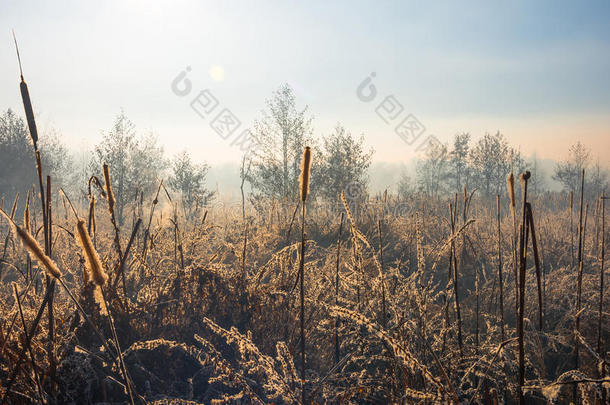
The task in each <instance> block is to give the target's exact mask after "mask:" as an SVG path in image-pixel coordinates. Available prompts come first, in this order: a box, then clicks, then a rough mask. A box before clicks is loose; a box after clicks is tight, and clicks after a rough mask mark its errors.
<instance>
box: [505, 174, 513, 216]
mask: <svg viewBox="0 0 610 405" xmlns="http://www.w3.org/2000/svg"><path fill="white" fill-rule="evenodd" d="M506 188H508V196H509V197H510V209H511V210H512V211H513V212H514V211H515V176H514V175H513V174H512V173H511V174H509V175H508V178H507V179H506Z"/></svg>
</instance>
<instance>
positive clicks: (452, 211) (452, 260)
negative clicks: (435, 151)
mask: <svg viewBox="0 0 610 405" xmlns="http://www.w3.org/2000/svg"><path fill="white" fill-rule="evenodd" d="M456 201H457V194H456ZM456 213H457V208H456V206H455V205H453V204H452V203H451V202H450V203H449V215H450V221H451V253H450V255H449V269H450V270H449V271H451V267H453V274H452V276H453V292H454V296H455V297H454V298H455V316H456V320H457V324H458V345H459V348H460V357H464V348H463V340H462V314H461V311H460V295H459V288H458V277H459V276H458V264H457V254H456V249H455V222H456Z"/></svg>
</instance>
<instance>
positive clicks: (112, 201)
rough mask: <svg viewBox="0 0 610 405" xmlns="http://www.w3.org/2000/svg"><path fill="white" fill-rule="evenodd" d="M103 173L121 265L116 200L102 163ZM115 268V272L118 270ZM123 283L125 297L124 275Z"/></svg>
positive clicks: (107, 173) (106, 167)
mask: <svg viewBox="0 0 610 405" xmlns="http://www.w3.org/2000/svg"><path fill="white" fill-rule="evenodd" d="M102 169H103V172H104V183H105V186H106V199H107V201H108V211H109V212H110V222H111V223H112V227H113V228H114V246H115V248H116V251H117V255H118V263H119V264H120V263H121V260H122V258H123V253H122V249H121V236H120V233H119V226H118V225H117V221H116V214H115V209H114V205H115V203H116V199H115V198H114V192H113V191H112V182H111V181H110V168H109V167H108V164H107V163H104V164H103V166H102ZM118 267H119V266H117V270H118ZM118 276H119V275H118V274H116V277H118ZM121 281H122V282H123V293H124V294H125V295H127V283H126V282H125V274H124V273H123V274H122V280H121Z"/></svg>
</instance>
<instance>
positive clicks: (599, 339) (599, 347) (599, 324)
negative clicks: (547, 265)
mask: <svg viewBox="0 0 610 405" xmlns="http://www.w3.org/2000/svg"><path fill="white" fill-rule="evenodd" d="M601 206H602V207H601V211H602V223H601V233H602V238H601V247H600V251H599V262H600V265H599V313H598V317H597V353H598V354H599V355H600V356H601V355H602V318H603V313H604V259H605V253H606V251H605V248H606V233H605V232H606V192H605V191H604V192H602V199H601Z"/></svg>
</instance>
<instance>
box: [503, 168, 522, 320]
mask: <svg viewBox="0 0 610 405" xmlns="http://www.w3.org/2000/svg"><path fill="white" fill-rule="evenodd" d="M506 188H507V189H508V196H509V198H510V212H511V214H512V217H513V240H512V244H513V273H514V274H513V275H514V277H515V313H517V312H518V310H519V276H518V263H517V211H516V206H517V204H516V203H517V202H516V200H515V176H514V175H513V174H512V173H511V174H509V175H508V178H507V179H506Z"/></svg>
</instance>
